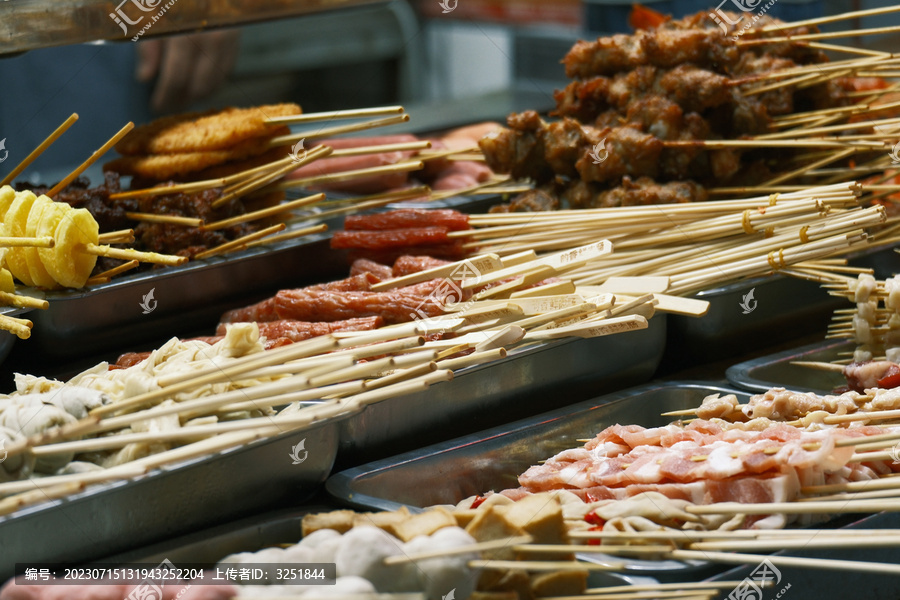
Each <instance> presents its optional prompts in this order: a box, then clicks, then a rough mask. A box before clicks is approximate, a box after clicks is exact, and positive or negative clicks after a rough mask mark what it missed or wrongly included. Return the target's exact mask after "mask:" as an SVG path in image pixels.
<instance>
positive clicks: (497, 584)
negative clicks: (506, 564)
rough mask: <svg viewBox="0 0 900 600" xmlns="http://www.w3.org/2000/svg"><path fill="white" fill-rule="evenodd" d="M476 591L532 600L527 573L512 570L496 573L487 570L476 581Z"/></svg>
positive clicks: (495, 571)
mask: <svg viewBox="0 0 900 600" xmlns="http://www.w3.org/2000/svg"><path fill="white" fill-rule="evenodd" d="M478 589H479V590H483V591H486V592H492V593H510V592H512V593H515V594H516V596H518V597H519V598H520V600H534V593H533V591H532V589H531V577H530V576H529V575H528V572H527V571H522V570H520V569H512V570H509V571H498V570H493V569H488V570H486V571H484V572H483V573H482V574H481V578H480V579H479V580H478Z"/></svg>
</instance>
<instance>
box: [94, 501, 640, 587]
mask: <svg viewBox="0 0 900 600" xmlns="http://www.w3.org/2000/svg"><path fill="white" fill-rule="evenodd" d="M332 510H336V508H335V507H334V506H326V505H316V506H304V507H302V508H291V509H285V510H278V511H273V512H270V513H266V514H263V515H259V516H254V517H248V518H246V519H242V520H240V521H236V522H233V523H227V524H225V525H219V526H217V527H213V528H210V529H206V530H203V531H199V532H196V533H191V534H188V535H185V536H181V537H179V538H175V539H171V540H166V541H164V542H160V543H157V544H154V545H152V546H149V547H146V548H141V549H138V550H133V551H130V552H125V553H121V554H117V555H115V556H111V557H106V558H104V559H103V560H101V561H99V562H102V563H105V564H135V563H141V564H145V563H146V564H155V563H160V562H162V561H164V560H169V561H171V562H172V563H174V564H175V565H176V566H178V565H179V564H180V563H206V564H213V563H217V562H219V561H220V560H222V559H223V558H225V557H226V556H228V555H230V554H237V553H239V552H256V551H258V550H262V549H263V548H269V547H272V546H276V545H279V544H296V543H297V542H299V541H300V540H301V539H302V523H303V517H304V516H306V515H308V514H314V513H320V512H329V511H332ZM637 581H639V580H636V578H629V577H626V576H623V575H620V574H618V573H603V572H594V573H592V574H591V576H590V579H589V580H588V585H589V586H590V587H604V586H611V585H627V584H629V583H635V582H637ZM648 582H649V581H648Z"/></svg>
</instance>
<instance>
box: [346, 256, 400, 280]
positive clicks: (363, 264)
mask: <svg viewBox="0 0 900 600" xmlns="http://www.w3.org/2000/svg"><path fill="white" fill-rule="evenodd" d="M360 273H371V274H372V275H374V276H375V277H377V278H378V279H380V280H381V281H384V280H385V279H390V278H391V277H393V276H394V273H393V270H392V269H391V267H389V266H387V265H383V264H381V263H377V262H375V261H374V260H369V259H367V258H358V259H356V260H354V261H353V264H352V265H351V266H350V276H351V277H352V276H354V275H359V274H360Z"/></svg>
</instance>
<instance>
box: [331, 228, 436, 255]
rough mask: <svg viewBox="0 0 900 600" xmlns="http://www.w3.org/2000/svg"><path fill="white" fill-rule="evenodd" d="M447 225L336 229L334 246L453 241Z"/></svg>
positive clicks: (379, 246)
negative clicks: (449, 236) (367, 229)
mask: <svg viewBox="0 0 900 600" xmlns="http://www.w3.org/2000/svg"><path fill="white" fill-rule="evenodd" d="M447 231H448V229H447V228H446V227H409V228H405V229H390V230H386V231H335V232H334V235H332V236H331V247H332V248H337V249H341V248H363V249H366V250H383V249H385V248H397V247H402V246H419V245H434V244H444V243H447V242H450V241H452V240H451V239H450V238H448V237H447Z"/></svg>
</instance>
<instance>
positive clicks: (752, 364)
mask: <svg viewBox="0 0 900 600" xmlns="http://www.w3.org/2000/svg"><path fill="white" fill-rule="evenodd" d="M850 344H852V342H851V341H848V340H822V341H821V342H814V343H812V344H807V345H806V346H800V347H797V348H791V349H789V350H784V351H782V352H777V353H775V354H767V355H766V356H760V357H759V358H754V359H752V360H748V361H745V362H742V363H738V364H736V365H732V366H730V367H728V369H726V371H725V378H726V379H728V383H730V384H731V385H733V386H735V387H737V388H739V389H742V390H749V391H752V392H767V391H768V390H770V389H771V388H773V387H784V386H783V385H779V384H778V382H768V381H763V380H761V379H757V378H756V377H753V376H752V375H751V374H750V373H751V371H752V370H753V369H756V368H759V367H762V366H765V365H770V364H773V363H776V362H781V361H783V360H784V359H786V358H790V357H792V356H797V355H798V354H806V353H808V352H811V351H816V350H829V349H832V348H840V347H841V346H847V345H850ZM790 389H792V390H795V391H798V392H816V393H820V392H822V391H823V390H822V389H821V388H819V389H816V388H811V387H808V386H802V385H793V384H791V385H790Z"/></svg>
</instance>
